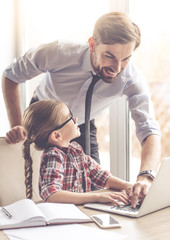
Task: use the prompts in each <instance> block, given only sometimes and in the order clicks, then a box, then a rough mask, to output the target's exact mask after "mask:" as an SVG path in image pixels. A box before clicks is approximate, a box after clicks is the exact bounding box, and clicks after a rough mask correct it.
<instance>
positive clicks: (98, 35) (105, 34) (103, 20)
mask: <svg viewBox="0 0 170 240" xmlns="http://www.w3.org/2000/svg"><path fill="white" fill-rule="evenodd" d="M93 37H94V39H95V41H96V44H100V43H103V44H108V45H111V44H115V43H120V44H128V43H130V42H133V41H134V42H135V43H136V46H135V48H137V47H138V46H139V45H140V42H141V33H140V29H139V27H138V26H137V25H136V24H135V23H133V22H132V21H131V19H130V18H129V17H128V16H127V15H126V14H125V13H123V12H110V13H107V14H104V15H103V16H101V17H100V18H99V19H98V20H97V21H96V23H95V26H94V31H93Z"/></svg>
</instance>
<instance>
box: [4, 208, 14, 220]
mask: <svg viewBox="0 0 170 240" xmlns="http://www.w3.org/2000/svg"><path fill="white" fill-rule="evenodd" d="M2 211H3V212H4V213H5V215H6V216H7V217H8V218H12V215H11V214H10V213H9V212H8V211H7V210H6V208H4V207H2Z"/></svg>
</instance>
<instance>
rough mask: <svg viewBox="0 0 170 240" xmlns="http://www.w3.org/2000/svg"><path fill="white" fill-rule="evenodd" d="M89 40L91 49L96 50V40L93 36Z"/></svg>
mask: <svg viewBox="0 0 170 240" xmlns="http://www.w3.org/2000/svg"><path fill="white" fill-rule="evenodd" d="M88 42H89V50H90V52H91V53H92V52H94V51H95V40H94V38H93V37H91V38H89V40H88Z"/></svg>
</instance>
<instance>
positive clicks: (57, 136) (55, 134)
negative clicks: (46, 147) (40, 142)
mask: <svg viewBox="0 0 170 240" xmlns="http://www.w3.org/2000/svg"><path fill="white" fill-rule="evenodd" d="M49 140H50V142H53V143H57V142H59V141H61V140H62V136H61V134H60V133H59V132H58V131H53V132H52V133H51V134H50V136H49Z"/></svg>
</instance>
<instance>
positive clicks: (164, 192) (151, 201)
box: [84, 157, 170, 217]
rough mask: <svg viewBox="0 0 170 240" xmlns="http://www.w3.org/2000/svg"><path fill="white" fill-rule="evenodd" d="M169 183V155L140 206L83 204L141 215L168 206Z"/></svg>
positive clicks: (120, 212)
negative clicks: (133, 207)
mask: <svg viewBox="0 0 170 240" xmlns="http://www.w3.org/2000/svg"><path fill="white" fill-rule="evenodd" d="M169 183H170V157H169V158H165V159H164V160H163V161H162V163H161V166H160V168H159V171H158V173H157V175H156V178H155V179H154V180H153V183H152V185H151V187H150V189H149V192H148V193H147V195H146V197H145V199H144V200H143V202H142V204H141V206H140V208H139V207H138V206H137V208H136V209H135V210H134V209H132V208H131V207H130V206H121V207H115V206H111V205H108V204H102V203H88V204H85V205H84V206H85V207H87V208H92V209H97V210H101V211H106V212H111V213H116V214H121V215H124V216H129V217H141V216H143V215H146V214H149V213H152V212H155V211H158V210H160V209H162V208H165V207H169V206H170V188H169V187H167V184H169Z"/></svg>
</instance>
